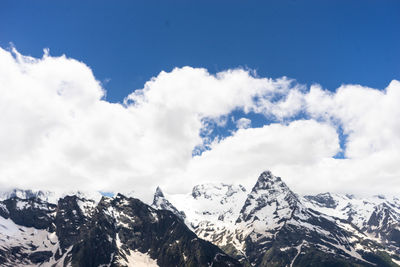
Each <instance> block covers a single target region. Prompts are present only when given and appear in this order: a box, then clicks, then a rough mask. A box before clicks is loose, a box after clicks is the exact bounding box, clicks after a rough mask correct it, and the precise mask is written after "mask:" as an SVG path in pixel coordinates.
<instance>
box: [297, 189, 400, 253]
mask: <svg viewBox="0 0 400 267" xmlns="http://www.w3.org/2000/svg"><path fill="white" fill-rule="evenodd" d="M303 201H304V203H305V205H306V206H307V207H309V208H311V209H314V210H317V211H319V212H321V213H324V214H328V215H330V216H332V217H336V218H340V219H343V220H346V221H348V222H351V223H352V224H354V225H355V226H356V227H357V228H359V229H360V230H361V232H363V233H364V234H365V235H367V236H368V237H369V238H371V239H374V240H377V241H378V242H379V243H380V244H382V245H384V246H385V247H386V248H387V249H388V250H390V251H393V252H395V253H397V254H400V200H399V198H397V197H390V198H389V197H385V196H382V195H377V196H372V197H364V198H361V197H356V196H354V195H340V194H331V193H323V194H318V195H315V196H304V198H303Z"/></svg>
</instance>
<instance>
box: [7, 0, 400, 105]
mask: <svg viewBox="0 0 400 267" xmlns="http://www.w3.org/2000/svg"><path fill="white" fill-rule="evenodd" d="M117 2H118V3H116V2H114V1H2V2H1V4H0V5H1V7H0V46H1V47H7V46H9V43H10V42H12V43H13V44H14V45H15V46H16V47H17V49H18V50H19V51H20V52H21V53H23V54H29V55H32V56H36V57H39V56H41V55H42V54H43V52H42V50H43V48H45V47H47V48H50V53H51V54H52V55H55V56H57V55H61V54H66V55H67V56H68V57H72V58H75V59H78V60H81V61H83V62H85V63H86V64H88V65H89V66H90V67H91V68H92V69H93V71H94V74H95V76H96V77H97V78H98V79H99V80H101V81H103V82H104V86H105V88H106V89H107V100H109V101H112V102H118V101H122V99H123V98H124V97H125V96H127V95H128V94H129V93H130V92H131V91H133V90H134V89H138V88H142V87H143V84H144V83H145V82H146V81H147V80H149V78H150V77H152V76H156V75H157V74H158V73H159V72H160V71H161V70H166V71H170V70H172V69H173V68H174V67H182V66H186V65H189V66H193V67H204V68H207V69H208V70H209V71H210V72H211V73H215V72H218V71H222V70H225V69H228V68H236V67H245V68H251V69H255V70H257V73H258V74H259V75H260V76H262V77H272V78H277V77H281V76H288V77H290V78H293V79H296V80H297V81H298V82H299V83H303V84H307V85H311V84H312V83H319V84H321V85H322V86H323V87H324V88H328V89H330V90H334V89H336V88H337V87H339V86H340V85H341V84H343V83H355V84H361V85H365V86H370V87H374V88H384V87H386V86H387V85H388V83H389V82H390V81H391V80H392V79H399V78H400V61H399V58H400V49H399V47H400V34H399V30H398V29H399V28H400V16H399V15H398V14H400V2H399V1H347V0H346V1H294V0H292V1H248V2H246V4H244V3H243V1H117ZM107 81H108V82H107Z"/></svg>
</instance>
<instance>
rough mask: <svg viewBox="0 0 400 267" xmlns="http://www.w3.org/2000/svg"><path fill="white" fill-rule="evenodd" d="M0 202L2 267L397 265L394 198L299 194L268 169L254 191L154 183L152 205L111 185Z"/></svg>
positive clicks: (398, 205)
mask: <svg viewBox="0 0 400 267" xmlns="http://www.w3.org/2000/svg"><path fill="white" fill-rule="evenodd" d="M1 199H2V200H1V201H0V266H82V267H83V266H85V267H91V266H103V267H104V266H110V267H111V266H161V267H163V266H215V267H217V266H290V267H291V266H383V267H384V266H399V264H400V257H399V255H400V200H399V199H398V198H395V197H392V198H386V197H385V196H374V197H370V198H357V197H355V196H352V195H340V194H331V193H323V194H318V195H309V196H299V195H297V194H295V193H294V192H293V191H291V190H290V188H289V187H288V186H287V185H286V184H285V183H284V181H283V180H282V179H281V178H279V177H277V176H274V175H273V174H272V173H271V172H269V171H266V172H263V173H262V174H261V175H260V176H259V178H258V180H257V181H256V183H255V185H254V187H253V188H252V189H251V191H247V190H246V188H244V187H243V186H241V185H232V184H201V185H197V186H195V187H194V188H193V190H192V192H191V193H189V194H179V195H168V194H164V193H163V192H162V190H161V189H160V188H157V190H156V192H155V194H154V200H153V203H152V205H150V206H149V205H147V204H145V203H143V202H142V201H140V200H139V199H136V198H131V197H126V196H124V195H121V194H117V195H116V196H114V197H102V198H101V199H100V200H96V199H92V198H91V197H86V196H84V195H81V194H72V195H65V196H63V197H61V198H56V199H54V198H52V197H49V194H47V193H46V192H41V191H38V192H33V191H30V190H28V191H23V190H14V191H11V192H7V193H5V194H3V195H2V197H1Z"/></svg>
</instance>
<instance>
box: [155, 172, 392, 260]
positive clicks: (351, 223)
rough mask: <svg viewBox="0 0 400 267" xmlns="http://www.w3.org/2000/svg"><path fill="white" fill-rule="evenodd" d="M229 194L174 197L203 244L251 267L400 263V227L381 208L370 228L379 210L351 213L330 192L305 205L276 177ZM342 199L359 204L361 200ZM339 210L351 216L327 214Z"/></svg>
mask: <svg viewBox="0 0 400 267" xmlns="http://www.w3.org/2000/svg"><path fill="white" fill-rule="evenodd" d="M228 187H229V186H228V185H218V184H216V185H210V184H206V185H198V186H195V187H194V188H193V190H192V193H191V194H190V195H186V196H174V195H172V196H168V198H169V199H170V200H171V202H170V203H172V204H173V205H174V207H176V209H178V210H182V211H184V212H185V213H186V214H187V217H186V223H187V224H188V225H189V226H191V227H193V229H194V230H195V232H196V233H197V234H198V235H199V236H200V237H202V238H204V239H206V240H209V241H210V242H213V243H214V244H216V245H218V246H220V247H221V248H222V249H223V250H224V251H226V252H227V253H229V254H230V255H232V256H233V257H236V258H237V259H239V260H240V261H241V262H242V263H243V264H244V265H249V266H250V265H252V266H311V265H312V266H373V265H374V264H376V265H378V266H392V265H391V264H394V263H393V262H391V260H390V258H392V259H393V260H400V258H398V256H397V255H398V254H397V253H396V251H397V250H396V249H398V247H399V246H398V244H397V245H396V241H394V240H393V239H396V235H397V232H396V229H398V228H396V227H398V226H397V225H398V224H397V225H396V222H397V223H398V222H399V219H398V216H397V214H396V213H395V210H394V208H393V206H390V207H389V206H384V207H382V208H378V207H377V208H376V212H375V215H374V217H373V218H372V219H371V220H369V223H368V218H369V217H370V216H371V214H372V211H371V214H369V215H368V216H367V217H366V219H365V218H364V217H365V216H364V215H362V214H360V213H359V212H358V211H357V206H351V205H350V206H349V205H346V206H343V201H341V200H339V199H338V198H337V195H333V194H330V193H324V194H319V195H316V196H306V197H304V198H301V197H299V196H297V195H296V194H295V193H293V192H292V191H291V190H290V189H289V188H288V186H287V185H286V184H285V183H284V182H283V181H282V179H281V178H279V177H276V176H274V175H273V174H272V173H271V172H269V171H266V172H263V173H262V174H261V175H260V176H259V178H258V180H257V182H256V184H255V185H254V187H253V188H252V190H251V192H250V193H249V194H248V195H247V194H246V193H244V192H245V190H243V191H242V190H233V191H234V192H235V193H234V194H232V195H230V194H227V191H229V190H224V188H228ZM230 187H231V188H233V187H234V186H232V185H231V186H230ZM228 195H229V196H228ZM238 196H240V197H238ZM341 197H342V198H346V199H349V200H351V201H353V202H356V201H359V200H357V198H356V197H355V196H341ZM164 198H165V197H164ZM221 199H226V200H227V201H220V200H221ZM380 199H381V200H382V196H381V197H380ZM224 203H229V205H226V204H224ZM172 204H171V205H172ZM375 206H376V205H375ZM375 206H374V207H375ZM204 207H210V208H207V210H204ZM233 207H236V208H235V209H233ZM237 207H239V208H237ZM159 208H161V207H159ZM339 208H341V209H342V210H341V211H340V212H341V213H343V216H335V215H334V214H330V213H327V212H326V210H329V211H337V209H339ZM392 209H393V210H392ZM336 213H339V212H336ZM226 214H229V216H225V215H226ZM216 218H220V220H218V219H216ZM362 218H364V219H363V220H364V224H363V227H359V226H358V225H357V224H355V223H356V222H360V221H362ZM389 222H391V223H389ZM383 225H389V226H390V227H383ZM374 227H378V228H379V233H380V236H381V237H385V238H386V240H389V239H390V240H392V241H390V244H391V247H390V246H389V245H388V244H389V243H388V242H386V241H384V240H383V239H381V241H382V242H376V239H371V238H369V237H368V233H376V231H377V229H375V228H374ZM384 229H386V230H384ZM382 231H384V232H382ZM389 236H390V237H389ZM396 246H397V248H396Z"/></svg>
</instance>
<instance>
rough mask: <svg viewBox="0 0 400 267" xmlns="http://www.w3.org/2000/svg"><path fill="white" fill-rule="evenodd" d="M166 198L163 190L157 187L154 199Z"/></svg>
mask: <svg viewBox="0 0 400 267" xmlns="http://www.w3.org/2000/svg"><path fill="white" fill-rule="evenodd" d="M156 196H158V197H165V196H164V193H163V191H162V190H161V188H160V187H159V186H157V188H156V193H155V194H154V197H156Z"/></svg>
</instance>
